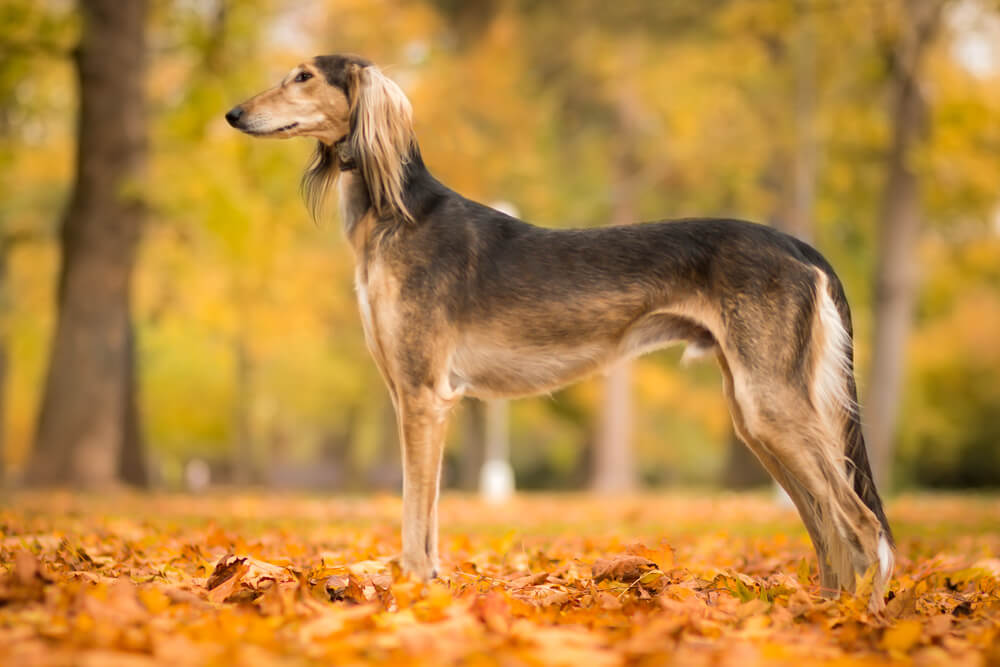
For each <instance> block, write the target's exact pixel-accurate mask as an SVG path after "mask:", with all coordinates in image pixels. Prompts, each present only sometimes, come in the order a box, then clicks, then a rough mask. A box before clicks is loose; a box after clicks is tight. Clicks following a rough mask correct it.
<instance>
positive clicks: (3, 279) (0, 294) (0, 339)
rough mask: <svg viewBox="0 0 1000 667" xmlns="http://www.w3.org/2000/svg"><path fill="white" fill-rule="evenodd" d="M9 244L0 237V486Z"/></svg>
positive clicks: (3, 451) (4, 450)
mask: <svg viewBox="0 0 1000 667" xmlns="http://www.w3.org/2000/svg"><path fill="white" fill-rule="evenodd" d="M9 250H10V247H9V244H8V243H6V240H5V239H0V487H3V485H4V481H5V477H6V474H7V448H6V439H5V438H4V436H5V435H6V429H5V428H4V427H5V426H6V424H7V373H8V371H9V369H10V366H9V364H8V361H9V356H8V351H7V335H8V331H7V327H8V322H9V320H8V312H9V307H10V304H9V302H8V298H7V253H8V252H9Z"/></svg>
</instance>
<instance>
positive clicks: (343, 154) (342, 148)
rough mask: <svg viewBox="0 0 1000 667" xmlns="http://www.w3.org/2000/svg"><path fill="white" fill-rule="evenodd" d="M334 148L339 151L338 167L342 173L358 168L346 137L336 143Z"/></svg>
mask: <svg viewBox="0 0 1000 667" xmlns="http://www.w3.org/2000/svg"><path fill="white" fill-rule="evenodd" d="M333 148H334V150H336V151H337V167H338V168H339V169H340V170H341V171H352V170H354V169H357V168H358V163H357V162H355V161H354V156H353V155H352V154H351V145H350V143H349V142H348V141H347V138H346V137H344V138H343V139H341V140H340V141H338V142H337V143H335V144H334V145H333Z"/></svg>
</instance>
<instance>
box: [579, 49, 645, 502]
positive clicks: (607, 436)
mask: <svg viewBox="0 0 1000 667" xmlns="http://www.w3.org/2000/svg"><path fill="white" fill-rule="evenodd" d="M628 60H629V61H635V60H638V58H637V57H636V54H634V53H630V54H628ZM615 113H616V116H617V120H618V122H617V125H618V128H617V132H616V136H617V137H618V153H617V156H616V159H615V182H614V192H613V195H612V196H613V202H612V205H613V211H612V218H611V223H612V224H614V225H628V224H632V223H633V222H635V218H636V215H635V189H636V178H637V176H638V172H639V156H638V155H637V153H636V142H637V141H638V130H639V114H640V112H639V100H638V97H637V95H636V92H635V90H633V89H632V87H631V86H630V85H629V84H628V82H625V85H623V86H622V91H621V93H620V94H619V96H618V104H617V105H616V107H615ZM593 475H594V476H593V478H592V481H591V487H592V488H593V489H594V490H595V491H598V492H601V493H623V492H629V491H632V490H634V489H635V488H636V486H637V485H638V472H637V470H636V464H635V457H634V454H633V451H632V372H631V362H628V361H621V362H619V363H617V364H615V365H614V366H613V367H612V368H611V369H610V370H609V372H608V375H607V378H606V379H605V381H604V391H603V394H602V399H601V417H600V423H599V426H598V432H597V439H596V441H595V443H594V470H593Z"/></svg>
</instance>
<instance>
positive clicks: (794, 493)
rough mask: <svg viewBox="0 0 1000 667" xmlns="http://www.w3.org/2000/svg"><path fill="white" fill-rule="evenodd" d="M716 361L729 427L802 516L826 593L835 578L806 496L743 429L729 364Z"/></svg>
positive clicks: (720, 359) (834, 584)
mask: <svg viewBox="0 0 1000 667" xmlns="http://www.w3.org/2000/svg"><path fill="white" fill-rule="evenodd" d="M717 358H718V362H719V368H720V369H721V370H722V384H723V389H724V391H725V396H726V400H727V402H728V404H729V413H730V415H731V417H732V420H733V428H734V430H735V431H736V435H737V436H739V438H740V440H742V441H743V443H744V444H745V445H746V446H747V447H748V448H749V449H750V451H752V452H753V453H754V456H756V457H757V460H758V461H760V462H761V465H763V466H764V469H765V470H767V471H768V472H769V473H770V474H771V477H772V478H774V481H775V482H777V483H778V484H779V485H780V486H781V488H783V489H784V490H785V492H786V493H787V494H788V497H789V498H791V499H792V503H793V504H794V505H795V508H796V509H797V510H798V512H799V516H801V517H802V522H803V523H804V524H805V526H806V531H807V532H808V533H809V539H810V540H812V543H813V548H814V549H815V550H816V557H817V560H818V562H819V576H820V586H821V587H822V588H823V589H824V590H827V591H834V590H836V589H837V578H836V576H835V575H834V573H833V570H832V569H831V568H830V565H829V563H828V549H827V546H826V543H825V542H824V540H823V534H822V532H821V531H820V526H819V524H818V523H817V522H816V520H815V519H816V517H815V513H814V512H812V511H811V510H810V499H809V494H808V493H807V492H806V490H805V489H804V488H803V487H802V485H801V484H799V483H798V482H797V481H796V480H795V479H794V478H793V477H792V476H790V475H789V474H788V471H787V470H785V468H784V466H782V465H781V463H780V461H779V460H778V459H777V458H775V457H774V456H773V455H772V454H771V452H770V450H769V449H768V448H767V447H766V446H765V445H764V443H763V442H761V441H760V440H758V439H756V438H755V437H754V436H753V435H752V434H751V432H750V430H749V429H748V428H747V425H746V420H745V418H744V415H743V410H742V409H741V408H740V404H739V403H738V402H737V400H736V397H735V393H734V388H733V375H732V371H731V370H730V368H729V363H728V362H727V360H726V357H725V356H724V355H723V354H722V352H721V351H718V352H717Z"/></svg>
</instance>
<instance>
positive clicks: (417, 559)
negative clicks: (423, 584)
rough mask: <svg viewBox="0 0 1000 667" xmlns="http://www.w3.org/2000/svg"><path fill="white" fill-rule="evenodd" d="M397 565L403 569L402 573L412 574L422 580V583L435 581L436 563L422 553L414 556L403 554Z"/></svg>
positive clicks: (436, 573) (436, 574)
mask: <svg viewBox="0 0 1000 667" xmlns="http://www.w3.org/2000/svg"><path fill="white" fill-rule="evenodd" d="M399 564H400V566H401V567H402V568H403V572H406V573H407V574H412V575H413V576H414V577H417V578H418V579H423V580H424V581H430V580H431V579H437V576H438V568H437V563H436V562H434V560H432V559H431V558H428V557H427V554H425V553H423V552H421V553H419V554H416V555H414V556H410V555H408V554H405V553H404V554H402V555H401V556H400V557H399Z"/></svg>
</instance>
